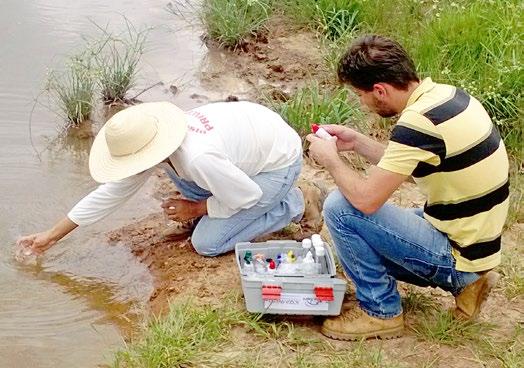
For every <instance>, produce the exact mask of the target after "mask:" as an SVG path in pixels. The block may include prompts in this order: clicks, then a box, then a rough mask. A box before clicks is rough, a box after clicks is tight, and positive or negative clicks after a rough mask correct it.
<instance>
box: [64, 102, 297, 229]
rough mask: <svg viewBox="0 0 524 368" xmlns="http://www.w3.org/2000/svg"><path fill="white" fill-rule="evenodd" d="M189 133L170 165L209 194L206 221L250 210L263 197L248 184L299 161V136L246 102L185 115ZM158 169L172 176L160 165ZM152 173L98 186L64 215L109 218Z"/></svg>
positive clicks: (82, 219)
mask: <svg viewBox="0 0 524 368" xmlns="http://www.w3.org/2000/svg"><path fill="white" fill-rule="evenodd" d="M186 116H187V122H188V128H189V129H188V133H187V135H186V137H185V139H184V141H183V142H182V145H181V146H180V147H179V148H178V149H177V150H176V151H175V152H173V154H172V155H171V156H169V159H170V161H171V163H172V164H173V166H174V167H175V169H176V172H177V174H178V175H179V176H180V177H182V178H183V179H185V180H189V181H193V182H195V183H196V184H197V185H198V186H200V187H201V188H203V189H206V190H208V191H210V192H211V193H212V196H211V197H209V198H208V200H207V210H208V215H209V216H210V217H214V218H228V217H230V216H232V215H234V214H235V213H237V212H238V211H240V210H242V209H247V208H250V207H252V206H253V205H255V204H256V203H257V202H258V201H259V200H260V197H261V196H262V190H261V189H260V187H259V186H258V185H257V184H256V183H255V182H254V181H253V180H251V178H250V177H253V176H255V175H257V174H259V173H261V172H269V171H274V170H278V169H282V168H284V167H287V166H289V165H291V164H292V163H294V162H295V161H296V160H297V159H298V158H299V157H300V156H301V155H302V142H301V140H300V137H299V136H298V134H297V133H296V132H295V131H294V130H293V129H292V128H291V127H289V125H287V124H286V122H284V120H282V118H281V117H280V116H279V115H278V114H276V113H275V112H273V111H271V110H269V109H268V108H266V107H264V106H262V105H258V104H254V103H251V102H220V103H214V104H209V105H204V106H201V107H199V108H196V109H194V110H190V111H188V112H187V113H186ZM157 167H162V168H163V169H165V170H172V168H171V167H170V166H169V165H168V164H166V163H161V164H159V165H157ZM153 171H154V167H153V168H150V169H148V170H146V171H144V172H142V173H140V174H137V175H133V176H131V177H128V178H125V179H123V180H120V181H117V182H111V183H105V184H102V185H100V186H99V187H98V188H97V189H95V190H94V191H92V192H91V193H89V194H88V195H87V196H86V197H84V198H83V199H82V200H80V201H79V202H78V203H77V204H76V205H75V206H74V207H73V209H72V210H71V211H70V212H69V213H68V215H67V216H68V217H69V219H70V220H71V221H73V222H74V223H75V224H77V225H89V224H92V223H94V222H96V221H98V220H100V219H102V218H104V217H105V216H107V215H109V214H110V213H112V212H113V211H114V210H116V209H117V208H119V207H120V206H122V205H123V204H124V203H125V202H126V201H127V200H128V199H129V198H130V197H131V196H132V195H133V194H135V193H136V192H137V191H138V190H139V189H140V188H141V187H142V186H143V184H144V183H145V182H146V180H147V179H148V178H149V177H150V176H151V174H152V173H153Z"/></svg>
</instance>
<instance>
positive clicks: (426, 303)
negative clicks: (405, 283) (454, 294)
mask: <svg viewBox="0 0 524 368" xmlns="http://www.w3.org/2000/svg"><path fill="white" fill-rule="evenodd" d="M438 307H439V306H438V304H437V302H436V301H435V300H434V299H433V298H431V296H429V295H426V294H423V293H420V292H417V291H414V290H413V288H411V287H410V289H409V291H408V293H407V294H406V296H405V297H404V298H402V309H403V310H404V312H406V313H427V312H428V311H436V310H437V309H438Z"/></svg>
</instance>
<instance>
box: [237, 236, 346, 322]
mask: <svg viewBox="0 0 524 368" xmlns="http://www.w3.org/2000/svg"><path fill="white" fill-rule="evenodd" d="M324 244H325V245H324V247H325V249H326V252H325V256H324V262H321V264H322V267H323V269H322V270H321V272H320V273H319V274H315V275H304V274H301V273H294V274H279V273H278V269H277V272H276V273H275V274H258V273H256V274H251V275H248V274H245V273H244V272H243V269H242V268H243V265H244V255H245V254H246V252H247V251H251V253H252V254H253V255H255V254H257V253H263V254H264V256H265V258H272V259H276V257H277V255H278V254H279V253H287V252H288V251H290V250H292V251H293V252H294V254H295V255H302V256H303V253H304V249H303V248H302V244H301V243H299V242H295V241H288V240H274V241H267V242H264V243H248V242H247V243H238V244H236V246H235V256H236V260H237V265H238V269H239V271H240V275H241V281H242V290H243V292H244V299H245V301H246V308H247V310H248V311H249V312H254V313H267V314H300V315H326V316H332V315H338V314H340V309H341V307H342V300H343V299H344V294H345V292H346V281H345V280H341V279H339V278H336V277H335V275H336V271H335V260H334V258H333V252H332V250H331V247H330V246H329V245H328V244H327V243H324Z"/></svg>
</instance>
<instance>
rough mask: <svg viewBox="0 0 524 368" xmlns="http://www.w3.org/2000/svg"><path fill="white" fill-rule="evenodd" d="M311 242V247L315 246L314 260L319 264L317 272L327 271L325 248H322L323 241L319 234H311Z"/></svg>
mask: <svg viewBox="0 0 524 368" xmlns="http://www.w3.org/2000/svg"><path fill="white" fill-rule="evenodd" d="M311 242H312V243H313V248H315V261H316V263H317V264H318V265H319V266H318V267H319V270H318V273H319V274H323V273H327V271H328V270H327V263H326V249H325V248H324V241H323V240H322V238H321V237H320V235H319V234H313V235H312V236H311Z"/></svg>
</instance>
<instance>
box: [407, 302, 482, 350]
mask: <svg viewBox="0 0 524 368" xmlns="http://www.w3.org/2000/svg"><path fill="white" fill-rule="evenodd" d="M413 330H414V331H415V334H416V335H417V337H418V338H419V339H420V340H424V341H429V342H435V343H438V344H441V345H449V346H455V347H457V346H461V345H466V344H467V343H468V342H474V343H475V342H478V341H479V339H480V338H481V337H482V336H483V335H485V334H486V333H487V332H488V331H491V330H492V326H491V325H489V324H487V323H484V322H474V321H461V320H457V319H454V318H453V316H452V315H451V313H450V312H449V311H442V310H441V311H436V312H433V313H427V314H426V315H425V316H424V318H419V319H418V321H417V323H416V325H415V326H414V327H413Z"/></svg>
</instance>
